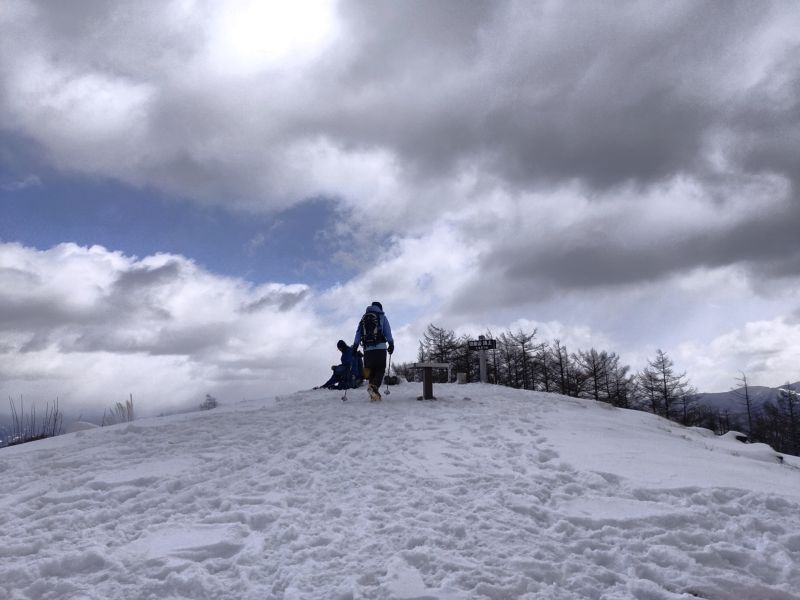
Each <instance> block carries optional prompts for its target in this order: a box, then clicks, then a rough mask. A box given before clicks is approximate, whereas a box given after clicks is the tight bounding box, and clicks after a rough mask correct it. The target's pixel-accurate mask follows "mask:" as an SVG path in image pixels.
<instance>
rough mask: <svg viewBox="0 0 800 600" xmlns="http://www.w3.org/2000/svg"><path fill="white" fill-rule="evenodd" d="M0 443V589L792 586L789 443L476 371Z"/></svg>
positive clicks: (491, 592) (265, 591) (754, 592)
mask: <svg viewBox="0 0 800 600" xmlns="http://www.w3.org/2000/svg"><path fill="white" fill-rule="evenodd" d="M435 391H436V394H437V397H438V398H439V400H437V401H424V402H418V401H416V396H417V395H418V393H419V389H418V385H412V384H404V385H401V386H397V387H395V388H394V389H393V392H392V394H391V397H390V398H385V399H384V400H383V401H382V402H380V403H370V402H369V401H368V400H367V398H366V393H365V392H364V391H363V390H356V391H351V393H350V394H348V402H346V403H342V402H341V401H340V393H339V392H336V391H322V390H320V391H313V392H302V393H298V394H295V395H292V396H288V397H281V398H277V399H276V400H274V401H260V402H255V401H251V402H245V403H241V404H240V405H236V406H229V407H222V408H219V409H216V410H213V411H208V412H203V413H195V414H192V415H181V416H174V417H168V418H162V419H147V420H141V421H137V422H135V423H132V424H127V425H120V426H115V427H110V428H104V429H99V430H92V431H83V432H78V433H76V434H70V435H66V436H61V437H59V438H55V439H50V440H44V441H42V442H36V443H32V444H27V445H24V446H19V447H15V448H8V449H4V450H0V478H1V479H2V481H3V484H4V486H3V489H2V491H0V532H1V533H0V600H5V599H18V598H19V599H22V598H26V599H27V598H41V599H48V598H59V599H61V598H96V599H108V598H131V599H134V598H136V599H138V598H142V599H150V598H152V599H157V598H158V599H160V598H192V599H201V598H215V599H216V598H243V599H265V598H266V599H273V598H274V599H286V600H289V599H309V598H320V599H322V598H324V599H331V598H333V599H340V600H344V599H362V598H363V599H372V598H376V599H390V598H391V599H395V598H396V599H412V598H415V599H423V598H424V599H442V600H448V599H468V598H480V599H482V598H487V599H506V598H509V599H510V598H525V599H548V600H552V599H556V600H557V599H572V598H603V599H615V598H619V599H623V598H626V599H627V598H635V599H639V600H658V599H665V600H666V599H677V598H683V599H689V598H707V599H723V598H737V599H748V598H752V599H772V600H782V599H792V598H799V597H800V595H798V594H800V571H798V564H800V468H799V467H800V461H797V460H796V459H794V458H791V457H787V458H786V461H785V462H784V464H778V462H777V459H776V457H775V453H774V452H772V451H771V450H770V449H768V448H767V447H765V446H762V445H752V446H746V445H744V444H740V443H739V442H736V441H735V440H732V439H730V438H716V437H713V436H709V435H708V434H707V433H704V432H703V431H698V430H690V429H685V428H682V427H679V426H676V425H674V424H672V423H669V422H667V421H664V420H662V419H659V418H656V417H654V416H652V415H647V414H644V413H638V412H633V411H623V410H618V409H612V408H610V407H607V406H605V405H601V404H597V403H594V402H590V401H581V400H574V399H567V398H564V397H561V396H555V395H550V394H537V393H532V392H521V391H515V390H509V389H506V388H498V387H494V386H485V385H479V384H475V385H461V386H456V385H437V386H436V390H435Z"/></svg>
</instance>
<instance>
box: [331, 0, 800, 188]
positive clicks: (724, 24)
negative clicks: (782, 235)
mask: <svg viewBox="0 0 800 600" xmlns="http://www.w3.org/2000/svg"><path fill="white" fill-rule="evenodd" d="M347 6H348V9H349V10H348V11H347V13H346V14H348V15H349V16H350V17H351V18H350V20H349V21H348V22H349V24H350V26H351V33H353V34H354V37H355V40H356V42H355V43H359V41H360V43H361V46H360V50H361V52H360V53H359V54H358V56H359V59H357V60H356V61H354V63H353V64H351V65H350V66H349V67H350V68H349V69H347V70H345V71H344V75H343V76H342V78H341V81H340V82H339V83H340V84H346V85H343V86H342V88H343V89H342V90H341V92H342V95H341V96H339V98H340V99H341V100H340V101H333V102H330V103H328V104H327V105H326V108H325V109H323V110H321V111H320V112H319V113H318V114H319V120H318V121H317V122H316V123H315V125H316V126H317V127H318V129H319V130H321V131H327V132H330V133H333V134H334V135H335V136H336V137H339V138H341V139H343V140H345V141H346V142H349V143H351V144H353V145H356V146H363V147H371V146H379V147H389V148H392V149H394V150H395V151H397V152H399V153H400V154H401V155H402V156H403V157H404V159H405V161H406V163H407V164H408V165H413V166H414V167H415V168H416V169H417V171H420V172H424V173H428V174H437V173H438V174H441V173H442V172H448V171H450V170H452V169H455V168H458V167H460V166H462V165H464V164H466V163H474V164H479V165H481V167H482V168H483V169H485V171H486V172H487V174H491V175H492V176H495V177H500V178H501V179H502V180H504V181H505V182H506V183H508V184H512V185H516V186H519V187H520V188H523V189H524V188H527V187H529V186H535V185H541V184H542V183H549V184H552V183H557V182H559V181H564V180H569V179H573V178H575V179H580V180H582V181H584V182H585V183H587V184H588V185H590V186H592V187H599V188H608V187H611V186H614V185H617V184H620V183H624V182H630V181H638V182H644V183H650V182H657V181H659V180H662V179H664V178H666V177H669V176H672V175H674V174H675V173H680V172H689V173H699V174H702V173H704V172H705V171H706V170H707V169H708V156H707V151H708V148H707V143H708V141H709V137H710V136H712V135H714V134H716V133H717V132H719V131H720V130H725V131H728V130H730V131H733V132H736V131H737V130H738V129H739V127H740V125H739V123H740V120H741V119H742V118H745V117H746V116H747V115H748V114H750V113H752V112H753V103H754V102H759V103H768V104H769V105H770V108H771V110H768V111H767V112H764V113H761V119H762V121H763V122H762V124H761V126H760V127H759V128H756V129H755V130H754V131H753V134H754V137H756V139H757V140H758V141H761V140H760V137H761V135H763V136H769V134H770V131H771V130H772V129H774V128H776V127H780V126H782V125H784V124H785V123H786V121H787V119H792V120H794V119H796V114H795V113H794V111H793V109H792V107H786V108H780V107H778V106H776V105H775V98H774V93H773V94H769V95H766V96H765V94H764V93H763V92H762V91H761V90H760V87H759V86H755V88H754V89H749V84H748V83H747V82H742V83H741V84H739V83H738V82H737V79H738V78H739V77H741V75H740V73H739V70H740V68H741V66H742V65H741V61H742V60H743V59H746V58H748V57H747V50H746V49H747V48H748V44H750V43H752V40H753V37H754V36H755V35H756V34H758V32H759V31H760V28H761V27H762V26H764V24H765V23H767V24H768V23H770V22H771V21H772V20H774V19H776V18H778V17H779V14H777V13H779V12H780V9H781V5H780V4H774V5H769V6H765V5H758V6H756V5H753V4H752V3H745V2H739V3H726V4H715V3H669V4H662V5H654V4H652V3H642V2H640V3H625V4H620V5H618V6H617V7H616V10H613V11H610V10H608V7H605V6H600V5H597V4H595V3H581V2H565V3H561V4H549V5H545V4H531V3H523V4H518V3H513V2H510V3H501V2H494V3H486V4H484V3H474V4H473V3H468V4H466V5H465V4H464V3H460V2H457V3H452V4H451V3H434V4H430V3H425V4H416V3H389V4H388V6H387V5H386V4H384V3H368V4H366V5H363V4H358V5H355V6H354V5H351V4H348V5H347ZM465 6H467V7H469V8H468V9H466V10H463V7H465ZM784 7H785V5H784ZM353 13H355V15H353ZM797 48H800V45H798V46H795V47H794V49H795V50H796V49H797ZM750 58H752V57H750ZM768 68H772V69H773V71H771V72H769V71H768V72H767V73H766V74H765V75H764V81H766V82H767V83H769V82H770V81H772V82H774V83H775V85H778V86H779V87H781V88H783V89H784V90H785V93H787V94H791V91H792V89H793V86H795V85H796V82H797V81H798V80H799V79H800V78H799V77H798V75H800V65H798V64H797V62H796V61H795V62H788V61H785V60H777V62H776V63H775V64H774V65H773V64H768ZM779 79H780V81H778V80H779ZM779 93H780V92H779ZM790 137H791V138H792V139H793V140H794V141H797V140H796V136H795V135H792V136H790ZM795 145H797V144H795ZM786 150H789V155H790V156H792V157H796V156H797V154H798V151H797V150H795V149H794V148H789V147H787V148H786ZM748 159H750V157H749V156H748V153H747V152H744V156H743V157H742V160H743V161H745V162H746V161H747V160H748ZM788 162H789V164H792V161H791V160H790V161H788ZM771 164H775V165H776V166H779V163H771Z"/></svg>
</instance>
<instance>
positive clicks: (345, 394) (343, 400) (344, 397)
mask: <svg viewBox="0 0 800 600" xmlns="http://www.w3.org/2000/svg"><path fill="white" fill-rule="evenodd" d="M342 402H347V388H344V396H342Z"/></svg>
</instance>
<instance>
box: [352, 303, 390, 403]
mask: <svg viewBox="0 0 800 600" xmlns="http://www.w3.org/2000/svg"><path fill="white" fill-rule="evenodd" d="M360 344H364V378H365V379H367V380H368V383H369V385H368V386H367V391H368V392H369V399H370V400H372V401H373V402H374V401H377V400H380V399H381V393H380V391H379V389H380V386H381V383H382V382H383V375H384V373H385V372H386V352H387V351H388V352H389V354H391V353H392V352H394V338H393V337H392V328H391V326H390V325H389V320H388V319H387V318H386V315H385V314H384V313H383V306H382V305H381V303H380V302H373V303H372V304H371V305H370V306H368V307H367V311H366V312H365V313H364V316H363V317H361V321H359V323H358V327H357V328H356V337H355V339H354V341H353V349H354V350H358V346H359V345H360Z"/></svg>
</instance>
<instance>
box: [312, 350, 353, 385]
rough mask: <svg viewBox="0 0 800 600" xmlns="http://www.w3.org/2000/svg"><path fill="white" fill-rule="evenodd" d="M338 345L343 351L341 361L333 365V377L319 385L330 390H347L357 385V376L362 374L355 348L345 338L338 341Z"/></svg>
mask: <svg viewBox="0 0 800 600" xmlns="http://www.w3.org/2000/svg"><path fill="white" fill-rule="evenodd" d="M336 347H337V348H338V349H339V352H341V353H342V358H341V362H340V363H339V364H338V365H333V366H331V370H332V371H333V374H332V375H331V378H330V379H328V381H326V382H325V383H323V384H322V385H321V386H319V387H320V388H326V389H329V390H346V389H349V388H351V387H355V383H356V381H357V377H356V376H357V375H358V376H360V373H357V371H358V359H357V357H356V356H355V355H354V353H353V349H352V348H350V346H348V345H347V343H345V341H344V340H339V341H338V342H336ZM314 389H319V388H314Z"/></svg>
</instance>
